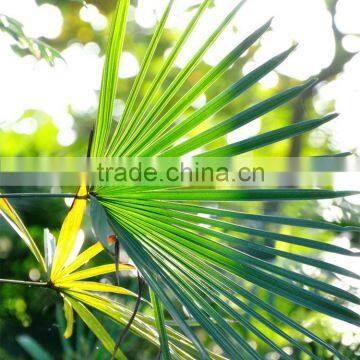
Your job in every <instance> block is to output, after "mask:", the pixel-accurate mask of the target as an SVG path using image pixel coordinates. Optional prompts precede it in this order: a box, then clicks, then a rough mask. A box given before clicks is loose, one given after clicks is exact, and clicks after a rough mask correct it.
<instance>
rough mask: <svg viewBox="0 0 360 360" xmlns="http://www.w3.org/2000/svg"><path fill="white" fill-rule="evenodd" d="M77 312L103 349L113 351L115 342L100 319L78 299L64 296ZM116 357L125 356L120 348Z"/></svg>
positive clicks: (122, 357) (121, 358)
mask: <svg viewBox="0 0 360 360" xmlns="http://www.w3.org/2000/svg"><path fill="white" fill-rule="evenodd" d="M66 299H68V301H69V302H70V304H71V305H72V307H73V308H74V310H75V311H76V312H77V314H78V315H79V316H80V317H81V319H82V320H83V321H84V323H85V324H86V325H87V326H88V327H89V329H90V330H91V331H92V332H93V333H94V334H95V335H96V337H97V338H98V339H99V340H100V341H101V343H102V344H103V345H104V347H105V349H106V350H108V351H109V352H110V353H112V352H113V350H114V347H115V342H114V340H113V339H112V338H111V336H110V335H109V333H108V332H107V331H106V330H105V328H104V327H103V326H102V325H101V323H100V321H99V320H98V319H97V318H96V317H95V316H94V315H93V314H92V313H91V312H90V311H89V310H88V308H87V307H86V306H85V305H83V304H81V303H80V302H79V301H77V300H75V299H72V298H71V297H66ZM115 358H116V359H119V360H124V359H126V356H125V355H124V354H123V353H122V352H121V350H120V349H118V350H117V352H116V355H115Z"/></svg>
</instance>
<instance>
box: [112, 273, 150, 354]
mask: <svg viewBox="0 0 360 360" xmlns="http://www.w3.org/2000/svg"><path fill="white" fill-rule="evenodd" d="M138 283H139V291H138V297H137V299H136V304H135V307H134V311H133V314H132V315H131V318H130V319H129V321H128V323H127V324H126V326H125V327H124V329H123V331H122V332H121V334H120V337H119V340H118V341H117V342H116V344H115V347H114V351H113V354H112V357H111V360H113V359H115V356H116V352H117V350H118V349H119V347H120V345H121V343H122V341H123V340H124V338H125V336H126V334H127V333H128V331H129V329H130V327H131V325H132V323H133V321H134V319H135V316H136V314H137V312H138V310H139V306H140V303H141V297H142V293H143V290H144V286H145V281H144V279H143V278H142V277H141V276H140V274H138Z"/></svg>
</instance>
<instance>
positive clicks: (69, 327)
mask: <svg viewBox="0 0 360 360" xmlns="http://www.w3.org/2000/svg"><path fill="white" fill-rule="evenodd" d="M64 315H65V319H66V329H65V332H64V338H65V339H68V338H69V337H71V335H72V333H73V328H74V311H73V308H72V306H71V303H70V301H69V300H68V299H67V298H66V297H64Z"/></svg>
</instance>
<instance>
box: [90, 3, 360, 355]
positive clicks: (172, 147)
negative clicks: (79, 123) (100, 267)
mask: <svg viewBox="0 0 360 360" xmlns="http://www.w3.org/2000/svg"><path fill="white" fill-rule="evenodd" d="M121 3H122V4H123V9H124V7H125V5H124V4H125V3H126V1H120V4H121ZM172 4H173V1H170V2H169V3H168V7H167V8H166V9H165V11H164V14H163V17H162V19H161V20H160V22H159V24H158V26H157V28H156V30H155V32H154V36H153V38H152V40H151V42H150V45H149V49H148V51H147V53H146V55H145V58H144V60H143V63H142V67H141V69H140V72H139V74H138V76H137V78H136V79H135V81H134V85H133V88H132V89H131V91H130V95H129V98H128V100H127V102H126V107H125V111H124V113H123V115H122V116H121V118H120V119H119V123H118V125H117V127H116V129H115V131H114V133H113V135H112V136H111V138H110V137H109V134H108V131H105V132H104V131H100V130H98V131H95V138H94V143H95V144H101V146H100V148H99V147H98V145H96V146H93V151H92V154H93V155H102V154H106V156H108V157H118V156H143V157H149V156H157V157H178V156H183V155H186V154H189V153H190V152H191V151H193V150H196V149H201V148H202V147H203V146H205V145H207V144H208V143H211V142H213V141H215V140H217V139H218V138H220V137H222V136H224V135H226V134H228V133H229V132H231V131H233V130H236V129H238V128H240V127H241V126H244V125H246V124H248V123H249V122H251V121H253V120H255V119H257V118H259V117H260V116H262V115H264V114H267V113H269V112H271V111H272V110H274V109H276V108H277V107H279V106H282V105H283V104H285V103H287V102H288V101H290V100H291V99H293V98H295V97H296V96H298V95H300V94H301V93H302V92H303V91H305V90H306V89H308V88H309V87H311V86H314V84H315V83H316V81H317V80H316V79H310V80H309V81H308V82H306V83H304V84H303V85H299V86H296V87H294V88H291V89H288V90H285V91H283V92H281V93H279V94H276V95H275V96H272V97H271V98H269V99H267V100H264V101H263V102H260V103H259V104H255V105H253V106H252V107H249V108H248V109H246V110H243V111H241V112H240V113H239V114H237V115H235V116H233V117H231V118H230V119H227V120H224V121H222V122H220V123H218V124H216V125H214V126H212V127H210V128H209V129H208V130H205V131H202V132H200V133H199V134H197V135H192V136H190V138H189V139H187V140H186V141H184V142H181V143H180V144H179V140H180V139H181V138H182V137H183V136H185V135H187V136H188V134H189V133H190V132H191V131H192V130H193V129H194V128H195V127H197V126H198V125H199V124H201V123H203V122H204V121H206V120H207V119H209V118H210V117H212V116H214V115H216V114H217V113H218V112H219V111H221V109H223V108H224V107H225V106H227V105H228V104H230V103H231V102H232V101H234V100H235V99H236V98H238V97H239V96H240V95H241V94H243V93H244V92H246V90H248V89H249V88H250V87H252V86H253V85H254V84H256V83H257V82H258V81H259V80H260V79H261V78H263V77H264V76H266V75H267V74H268V73H270V72H271V71H273V70H274V69H275V68H276V67H277V66H278V65H280V64H281V63H282V62H284V61H285V60H286V58H287V57H288V56H289V55H290V54H291V53H292V51H293V50H294V48H295V47H292V48H290V49H288V50H286V51H284V52H283V53H281V54H279V55H276V56H275V57H273V58H271V59H269V60H268V61H267V62H265V63H264V64H263V65H261V66H259V67H258V68H256V69H255V70H253V71H252V72H250V73H249V74H247V75H246V76H244V77H242V78H241V79H239V80H238V81H237V82H235V83H234V84H233V85H232V86H230V87H229V88H227V89H224V90H223V91H222V92H220V93H219V94H218V95H216V96H215V97H213V98H211V99H209V101H208V102H207V103H206V104H205V105H204V106H203V107H201V108H200V109H197V110H194V111H192V113H190V115H187V116H184V114H185V112H186V111H187V110H188V109H189V107H190V106H191V104H192V103H193V102H194V100H196V99H197V98H198V97H199V96H200V95H201V94H203V93H204V92H205V91H206V90H207V89H209V88H210V87H211V86H212V85H213V84H214V83H215V81H216V80H217V79H219V78H220V77H221V76H222V75H224V73H225V72H226V70H227V69H228V68H229V67H231V65H233V64H234V63H235V62H236V60H237V59H238V58H239V57H240V56H241V55H242V54H243V53H244V52H245V51H247V50H248V49H249V48H250V47H251V46H252V45H253V44H254V43H255V42H256V41H257V40H258V39H259V38H260V37H261V35H262V34H263V33H264V32H265V31H266V30H267V29H268V28H269V27H270V23H271V22H270V21H269V22H267V23H266V24H265V25H263V26H262V27H260V28H259V29H258V30H256V31H255V32H254V33H252V34H251V35H250V36H248V37H247V38H246V39H245V40H244V41H243V42H241V43H240V44H239V45H238V46H237V47H235V49H234V50H233V51H231V52H230V53H229V54H228V55H226V56H225V57H224V59H223V60H222V61H220V62H219V64H218V65H216V66H214V67H213V68H212V69H211V70H209V71H208V72H207V73H206V74H205V75H204V76H203V77H202V78H201V79H200V80H199V81H198V82H197V83H196V84H194V85H193V86H192V88H191V89H190V90H188V91H187V92H186V93H185V94H184V95H183V96H179V94H180V91H181V88H182V85H183V84H184V83H185V82H186V80H187V79H188V78H189V76H190V75H191V73H192V72H193V71H194V69H195V68H196V67H197V65H198V64H199V63H200V61H201V58H202V57H203V55H204V54H205V53H206V51H207V50H208V49H209V48H210V46H211V45H212V44H213V43H214V41H215V40H216V39H217V38H218V36H219V35H220V33H221V32H222V31H223V30H224V29H225V27H226V26H227V25H228V24H229V23H230V21H231V20H232V18H233V17H234V15H235V13H236V11H237V10H238V9H240V8H241V5H242V4H243V2H239V3H238V4H237V6H236V7H235V8H234V10H233V11H232V12H230V13H229V14H228V16H227V17H226V18H225V19H224V21H223V22H222V23H221V25H219V27H218V28H217V29H216V30H215V32H214V33H213V34H212V35H211V37H210V38H209V39H208V41H206V42H205V43H204V44H203V45H202V46H201V47H200V49H199V50H198V51H197V53H196V54H195V55H194V57H193V58H192V59H190V60H189V62H188V63H187V64H186V65H185V66H184V67H183V69H182V70H180V71H179V72H178V74H177V75H176V77H175V80H174V81H173V82H172V83H171V85H170V86H169V87H168V88H167V89H166V90H165V91H164V92H163V93H160V94H159V90H160V87H161V85H162V84H163V82H164V81H165V79H166V78H167V76H168V75H169V72H170V70H171V68H172V66H173V65H174V63H175V60H176V58H177V56H178V54H179V52H180V50H181V49H182V47H183V46H184V44H185V42H186V40H187V39H188V37H189V36H190V34H191V32H192V31H193V29H194V28H195V26H196V24H197V22H198V20H199V18H200V17H201V15H202V14H203V12H204V11H205V10H206V8H207V7H208V6H209V4H210V1H208V0H205V1H203V2H202V3H201V5H200V6H199V7H197V8H196V11H195V14H194V17H193V19H192V20H191V21H190V22H189V25H188V27H187V28H186V29H185V30H184V33H183V34H182V35H181V36H180V38H179V40H178V41H177V43H176V44H175V46H174V47H173V49H172V51H171V54H170V55H169V56H168V57H167V59H166V60H165V61H164V64H163V66H162V68H161V69H160V71H159V72H158V74H157V75H156V76H155V78H154V80H153V82H152V84H151V85H150V88H149V90H148V91H147V93H146V95H145V96H144V97H143V98H142V99H141V100H140V102H139V106H138V107H136V108H135V103H136V100H137V98H138V97H139V93H140V89H141V87H142V85H143V81H144V78H145V76H146V74H147V72H148V69H149V67H150V65H151V60H152V57H153V54H154V51H155V49H156V47H157V45H158V42H159V39H160V36H161V34H162V32H163V29H164V25H165V22H166V18H167V17H168V15H169V12H170V9H171V6H172ZM119 8H120V7H118V10H117V11H121V10H119ZM117 17H118V16H117V15H115V21H114V22H113V28H114V29H115V28H120V25H121V30H122V31H123V32H125V26H124V23H123V21H124V17H121V19H122V20H121V21H122V23H121V24H120V23H116V19H117ZM119 36H120V35H119ZM123 36H124V33H123V34H122V35H121V38H123ZM111 40H112V39H110V42H109V47H108V57H111V56H114V54H115V53H116V56H117V59H115V58H114V59H112V61H115V62H116V61H118V58H119V56H120V55H119V51H115V50H112V48H114V49H118V47H119V44H118V43H113V42H112V41H111ZM104 74H106V76H105V75H104V81H103V84H102V93H109V94H110V95H111V96H110V97H109V98H108V99H111V100H113V98H114V91H113V86H114V83H113V82H111V84H112V85H111V90H109V92H107V90H106V89H107V86H108V81H109V77H111V76H110V74H111V75H112V76H113V81H116V79H117V73H116V69H115V70H113V69H111V68H110V66H109V62H108V63H106V64H105V69H104ZM175 96H177V98H178V100H177V101H176V103H175V104H174V105H173V106H172V107H171V108H168V107H167V105H168V104H169V103H170V100H171V99H173V98H174V97H175ZM100 106H104V107H106V106H107V108H104V109H101V112H99V117H98V119H97V123H96V129H109V128H110V127H111V116H109V114H111V109H112V103H111V102H110V100H109V103H107V104H105V103H100ZM105 113H106V114H108V116H103V114H105ZM335 117H336V114H331V115H327V116H325V117H323V118H321V119H316V120H308V121H304V122H300V123H298V124H295V125H290V126H286V127H283V128H280V129H276V130H273V131H269V132H267V133H265V134H261V135H257V136H254V137H251V138H249V139H246V140H243V141H240V142H238V143H235V144H230V145H227V146H224V147H220V148H216V147H215V148H214V147H213V150H211V151H202V152H201V151H200V156H201V157H232V156H235V155H238V154H243V153H246V152H249V151H251V150H254V149H258V148H261V147H264V146H267V145H270V144H272V143H275V142H278V141H282V140H284V139H288V138H290V137H293V136H297V135H300V134H302V133H304V132H308V131H311V130H312V129H315V128H317V127H319V126H321V125H322V124H324V123H326V122H328V121H331V120H332V119H333V118H335ZM353 194H355V193H354V192H346V191H343V192H337V191H332V190H323V189H251V190H248V189H236V190H226V189H224V190H222V189H217V188H216V187H210V188H207V189H196V188H182V187H180V188H176V189H172V188H168V187H165V186H164V187H161V186H159V187H156V188H146V187H140V186H133V187H124V186H118V187H116V186H115V187H104V186H96V185H94V186H92V187H91V188H90V195H91V217H92V219H93V226H94V229H95V232H96V233H97V235H98V238H99V240H100V241H102V242H103V243H105V239H106V234H107V233H108V232H109V231H110V230H109V229H112V230H111V231H114V232H115V233H116V235H117V237H118V239H119V241H120V242H121V245H122V246H123V247H124V248H125V250H126V251H127V253H128V254H129V256H130V257H131V259H132V260H133V262H134V264H135V266H136V267H137V269H138V270H139V272H140V273H141V276H142V277H143V278H144V279H145V281H146V282H147V284H148V285H149V287H150V289H151V299H152V302H153V304H154V310H155V315H156V319H157V320H156V326H157V328H158V329H159V334H160V335H159V337H160V342H161V346H162V348H163V351H162V356H163V358H164V359H168V358H169V357H170V356H172V355H171V354H170V353H169V352H168V351H167V350H166V349H164V347H167V340H166V339H167V337H168V336H170V333H168V331H167V327H166V325H165V323H166V320H165V319H164V315H163V313H162V310H161V309H162V306H164V307H165V308H166V309H167V311H168V312H169V314H170V315H171V316H172V318H173V319H174V320H175V322H176V323H177V325H178V326H179V327H180V329H181V330H182V332H183V333H184V335H185V336H186V337H187V338H188V339H189V341H191V342H192V343H193V344H194V345H195V346H196V349H197V351H198V353H197V354H196V356H195V357H196V358H198V357H201V358H203V359H208V358H211V357H212V355H211V354H209V353H208V351H207V350H206V349H205V348H204V346H203V344H202V343H201V341H200V340H199V338H198V337H197V335H196V333H195V332H194V331H193V329H192V327H191V326H190V324H189V322H188V321H187V320H186V317H185V315H184V313H183V312H182V311H180V310H179V309H178V306H177V305H178V304H181V305H182V306H183V307H184V308H186V310H187V312H188V313H189V314H190V315H191V317H192V318H193V319H194V320H195V321H196V323H197V324H198V325H200V326H201V327H202V328H203V329H204V330H205V331H206V332H208V334H209V335H210V336H211V337H212V338H213V339H214V340H215V341H216V342H217V343H218V345H219V346H220V347H221V348H222V350H223V351H224V355H225V356H226V357H228V358H231V359H235V358H236V359H247V358H254V359H259V358H261V357H260V354H258V353H257V352H256V350H254V349H253V348H252V347H251V346H250V345H249V344H248V343H247V342H246V341H245V339H244V338H243V337H242V336H241V334H240V333H239V332H238V331H237V330H236V328H235V327H234V326H233V325H232V323H231V321H230V320H232V321H235V323H237V324H238V325H239V326H240V327H242V328H244V329H246V330H248V331H249V332H250V333H252V334H253V335H254V336H255V337H257V338H258V339H259V341H263V342H264V343H266V344H267V345H268V346H269V347H270V348H272V350H273V351H275V352H277V353H278V354H279V355H280V356H282V357H283V358H290V357H289V355H287V354H286V353H285V352H284V351H283V350H282V348H281V346H279V345H278V344H277V343H276V340H275V339H273V338H272V337H271V336H269V335H268V334H269V332H262V330H261V328H259V327H257V326H256V325H255V323H256V322H255V320H256V321H257V322H260V323H261V324H262V325H263V326H264V327H266V328H267V329H268V330H269V331H270V333H272V334H276V335H278V336H279V337H280V338H283V339H285V340H286V341H287V342H289V343H290V344H292V345H293V346H294V347H296V348H297V349H298V350H299V351H301V352H304V353H306V354H308V355H309V356H310V357H311V358H314V359H316V358H318V357H317V356H316V355H315V354H313V353H312V352H311V350H310V349H309V348H308V347H307V346H306V345H303V344H302V343H301V342H300V341H299V339H300V338H301V337H299V336H300V335H303V336H306V337H309V338H310V339H311V340H312V341H314V342H316V343H317V344H319V345H320V346H322V347H324V348H326V349H327V350H328V351H330V352H331V353H333V354H334V355H335V356H337V357H338V358H341V359H344V358H345V357H344V356H343V355H342V354H340V353H339V351H337V350H336V349H335V348H333V347H332V346H331V345H329V344H326V343H325V342H324V341H322V340H321V339H320V338H319V337H317V336H316V335H315V334H313V333H311V332H310V331H308V330H307V329H306V328H304V327H303V326H301V325H300V324H298V323H297V322H295V321H294V320H292V319H291V318H290V317H288V316H287V315H285V314H284V313H282V312H281V311H280V310H279V309H277V308H276V307H274V306H273V305H271V304H269V303H267V302H266V301H264V300H262V299H261V298H258V297H257V296H255V295H254V294H252V293H251V291H250V290H249V284H252V286H256V287H257V288H261V289H263V291H264V292H265V293H269V294H270V293H272V294H276V295H277V296H279V297H282V298H284V299H287V300H288V301H290V302H293V303H296V304H298V305H300V306H302V307H304V308H307V309H310V310H313V311H317V312H321V313H323V314H326V315H328V316H331V317H334V318H337V319H341V320H343V321H346V322H348V323H351V324H355V325H358V326H359V325H360V316H359V315H358V314H357V313H355V312H354V311H353V310H351V309H350V308H349V307H348V306H347V305H346V304H347V303H352V304H359V303H360V301H359V298H358V297H357V296H355V295H353V294H352V293H350V292H348V291H345V290H343V289H340V288H338V287H336V286H334V285H332V284H330V283H328V282H325V281H323V279H321V278H319V279H317V278H313V277H309V276H307V275H304V274H301V273H299V272H298V271H296V270H295V267H293V266H291V265H290V264H295V265H296V264H304V265H309V266H311V267H313V268H316V269H318V270H319V271H320V273H321V274H327V275H331V276H333V275H335V274H338V275H343V276H346V277H350V278H355V279H359V275H358V274H356V273H354V272H351V271H349V270H347V269H344V268H342V267H340V266H336V265H334V264H331V263H329V262H327V261H324V260H321V259H319V258H318V257H311V256H309V255H301V254H296V253H293V252H291V251H288V250H280V249H278V248H277V247H270V246H267V245H264V244H263V243H262V242H261V241H255V240H253V238H252V240H246V239H245V238H242V237H245V236H246V235H251V236H253V237H254V238H256V240H259V239H260V240H261V239H272V240H274V241H275V242H280V243H281V242H282V243H288V244H295V245H298V246H300V247H301V248H303V249H307V250H308V251H307V253H306V254H308V253H309V251H310V253H311V254H312V253H313V252H314V251H320V252H328V253H332V254H341V255H345V256H351V257H353V256H359V253H355V252H352V251H350V250H347V249H344V248H342V247H339V246H335V245H332V244H329V243H326V242H321V241H317V240H313V239H308V238H304V237H298V236H292V235H285V234H281V233H277V232H271V231H265V230H263V229H262V228H261V224H262V223H270V224H278V225H288V226H294V227H303V228H311V229H322V230H328V231H335V232H343V231H359V228H356V227H352V228H349V227H347V228H346V227H341V226H339V225H337V224H332V223H327V222H321V221H314V220H310V219H299V218H289V217H281V216H269V215H258V214H250V213H249V214H247V213H241V212H236V211H230V210H227V209H226V206H225V204H226V202H241V203H243V202H248V201H299V200H308V201H312V200H319V199H334V198H338V197H345V196H350V195H353ZM199 202H200V203H201V205H199V204H198V203H199ZM215 204H216V206H215ZM204 214H205V215H207V216H203V215H204ZM246 220H251V221H254V222H256V223H257V224H258V225H259V228H257V227H256V226H255V225H254V227H249V226H247V225H246V224H245V223H244V221H246ZM234 221H236V222H235V223H234ZM259 251H260V252H262V253H266V254H268V255H271V256H274V257H276V258H282V259H286V261H287V263H288V264H289V265H287V267H284V266H282V265H281V263H280V264H275V263H271V262H268V261H265V260H262V259H260V258H258V257H257V256H256V255H254V254H256V253H257V252H259ZM264 312H265V313H266V314H268V315H269V316H271V318H270V319H269V318H268V317H267V316H264V315H263V314H264ZM244 314H246V315H247V317H245V316H244ZM271 319H273V320H271ZM280 324H282V325H280ZM286 328H291V329H292V330H293V331H295V332H297V333H298V334H299V335H298V337H297V338H295V337H292V336H290V335H289V334H288V333H287V331H286V330H284V329H286Z"/></svg>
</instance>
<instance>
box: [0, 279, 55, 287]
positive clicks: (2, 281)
mask: <svg viewBox="0 0 360 360" xmlns="http://www.w3.org/2000/svg"><path fill="white" fill-rule="evenodd" d="M0 284H13V285H25V286H39V287H49V284H48V283H47V282H41V281H25V280H13V279H0Z"/></svg>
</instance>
